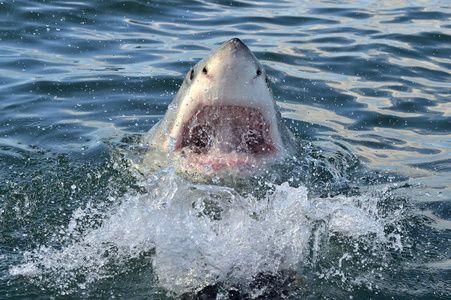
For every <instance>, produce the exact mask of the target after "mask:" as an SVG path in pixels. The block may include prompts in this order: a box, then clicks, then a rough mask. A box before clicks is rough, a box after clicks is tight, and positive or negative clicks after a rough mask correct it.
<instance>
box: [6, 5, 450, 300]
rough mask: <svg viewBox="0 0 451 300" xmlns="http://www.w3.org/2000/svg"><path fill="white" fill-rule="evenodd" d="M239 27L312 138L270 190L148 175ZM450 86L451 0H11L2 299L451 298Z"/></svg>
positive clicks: (290, 113)
mask: <svg viewBox="0 0 451 300" xmlns="http://www.w3.org/2000/svg"><path fill="white" fill-rule="evenodd" d="M232 37H239V38H240V39H242V40H243V41H244V42H245V43H246V44H247V45H248V46H249V48H250V49H251V50H252V51H253V52H254V53H255V55H256V56H257V57H258V58H259V59H260V60H261V62H262V63H263V64H264V66H265V68H266V70H267V73H268V74H269V78H270V81H271V86H272V89H273V92H274V95H275V96H276V99H277V100H278V104H279V106H280V107H281V110H282V114H283V117H284V119H285V121H286V123H287V124H288V125H289V126H290V128H291V129H292V131H293V132H295V133H296V136H297V139H298V140H300V141H302V143H306V144H308V145H310V146H309V147H310V148H311V149H314V150H312V151H310V152H309V154H308V155H307V154H306V156H305V157H304V156H303V155H300V156H299V157H298V160H300V161H304V163H302V164H300V165H299V166H298V169H297V170H298V171H299V172H292V174H291V176H292V177H291V178H290V180H288V183H281V182H278V183H277V185H276V186H275V187H273V191H274V192H273V193H272V194H270V195H269V196H265V197H267V198H265V199H266V200H267V201H266V200H261V199H256V198H255V197H257V198H258V196H249V195H247V196H243V194H242V193H240V192H239V191H235V190H234V188H233V187H232V188H230V187H221V186H215V185H212V186H210V185H194V184H191V183H189V182H185V181H184V180H183V179H180V178H178V177H177V176H176V175H174V174H171V172H170V171H164V172H160V173H157V174H155V175H153V176H152V177H151V178H139V176H137V175H136V172H134V171H133V167H132V164H131V163H130V161H129V160H128V157H129V156H130V153H135V152H134V150H133V149H135V148H137V147H138V148H139V141H140V137H141V136H142V135H143V134H145V133H146V132H147V131H148V130H149V129H150V128H151V127H152V126H153V125H154V124H155V123H156V122H157V121H158V120H159V119H160V118H161V117H162V115H163V114H164V113H165V111H166V109H167V106H168V104H169V103H170V101H171V99H172V97H173V96H174V94H175V92H176V91H177V89H178V86H179V85H180V84H181V82H182V79H183V77H184V75H185V73H186V72H187V71H188V70H189V68H190V66H192V65H194V64H195V63H196V62H197V61H198V60H199V59H201V58H203V57H204V56H205V55H207V54H208V53H209V51H211V50H212V49H214V48H215V47H217V46H218V45H219V44H221V43H222V42H224V41H225V40H228V39H230V38H232ZM450 98H451V5H450V3H449V2H448V1H349V2H348V1H337V2H335V1H274V2H273V1H258V2H253V1H244V0H243V1H100V0H92V1H14V0H2V1H1V2H0V298H1V299H16V298H17V299H19V298H39V299H47V298H50V297H67V298H78V297H86V298H113V297H117V298H124V299H130V298H136V299H143V298H171V297H176V298H177V297H181V295H184V297H196V295H197V297H201V296H203V297H204V298H209V297H210V298H214V297H217V298H218V299H228V298H234V297H235V298H239V297H245V298H246V297H247V298H259V297H260V298H267V299H271V298H283V297H285V298H288V299H299V298H301V299H302V298H307V299H318V298H324V299H369V298H372V299H393V298H394V299H413V298H419V299H450V298H451V254H450V249H451V102H450ZM138 153H139V151H138ZM300 153H302V151H300ZM134 155H135V156H136V153H135V154H134ZM294 169H296V168H294ZM269 171H270V172H275V173H276V172H277V170H269ZM296 174H298V175H296ZM276 181H277V180H276ZM293 182H296V184H293ZM251 194H252V193H251ZM199 199H200V200H199ZM218 199H219V200H220V201H219V204H218V203H216V202H215V201H217V200H218ZM237 199H238V200H237ZM226 200H227V201H226ZM205 203H207V204H210V205H211V203H213V204H214V205H218V206H219V211H220V212H221V213H222V216H221V217H215V216H213V217H212V216H211V209H210V210H205V207H204V206H205V205H206V204H205ZM215 203H216V204H215ZM224 203H226V205H227V207H225V206H224V205H225V204H224ZM186 205H188V206H187V207H186ZM214 205H213V206H214ZM205 211H207V213H206V212H205ZM213 211H214V209H213ZM190 212H193V213H190ZM208 212H210V215H209V214H208ZM251 215H252V216H253V217H249V216H251ZM218 219H219V220H218Z"/></svg>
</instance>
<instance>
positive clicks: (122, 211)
mask: <svg viewBox="0 0 451 300" xmlns="http://www.w3.org/2000/svg"><path fill="white" fill-rule="evenodd" d="M140 185H141V186H142V187H143V188H144V189H145V190H147V191H149V192H144V193H131V192H130V193H128V194H126V195H124V196H122V197H120V199H110V200H111V201H115V202H116V203H117V204H116V205H113V206H112V207H109V208H108V209H106V208H105V207H108V205H103V206H101V207H99V205H94V204H88V205H87V206H86V207H84V208H78V209H77V210H75V211H74V213H73V215H72V217H71V220H70V222H69V224H68V225H67V227H66V228H65V229H64V231H63V234H62V237H59V238H55V240H53V241H52V244H54V245H57V246H54V245H53V246H44V245H42V246H40V247H38V248H37V249H36V250H34V251H29V252H26V253H25V255H24V261H23V262H22V263H21V264H20V265H17V266H14V267H12V268H11V269H10V273H11V274H12V275H23V276H28V277H30V278H34V279H35V282H37V283H38V284H40V285H44V286H50V287H52V288H55V289H57V290H58V291H59V292H60V293H61V294H67V293H73V292H75V291H79V290H80V289H81V290H83V289H86V288H87V287H88V285H89V284H91V283H93V282H96V281H99V280H102V279H105V278H108V277H112V276H116V275H117V274H120V273H122V272H126V271H127V269H128V268H130V267H129V262H130V261H132V260H134V259H138V260H139V259H140V264H148V265H149V266H151V269H152V270H153V271H151V270H149V272H153V275H154V276H155V277H156V278H157V281H158V285H159V286H161V287H163V288H164V289H165V290H167V291H169V292H170V293H171V294H173V295H180V294H183V293H190V292H197V291H200V290H202V289H203V288H204V287H207V286H212V285H215V284H222V285H223V286H225V287H226V288H239V289H241V290H244V291H245V292H252V293H253V294H252V295H254V296H255V295H258V293H257V292H256V291H252V287H253V282H254V281H255V280H256V278H258V276H260V275H262V274H264V275H274V276H277V275H278V274H281V272H284V271H293V272H298V273H302V269H303V268H304V267H306V266H312V265H315V264H316V263H318V261H319V260H321V257H322V256H324V255H326V254H327V247H326V246H325V244H324V243H323V242H321V241H322V240H324V239H327V238H328V237H330V236H331V235H340V236H343V237H347V238H351V239H353V240H354V241H357V240H359V238H360V237H365V236H369V235H371V239H368V241H370V242H368V243H370V245H369V247H371V244H373V245H375V244H387V243H389V244H390V245H391V246H390V247H401V246H402V245H401V244H400V239H399V238H397V239H392V238H391V237H390V236H388V235H387V234H386V233H385V232H384V228H385V227H386V226H388V225H389V224H391V223H393V222H394V220H393V219H391V218H389V217H386V216H382V215H380V213H379V211H378V207H377V205H378V201H379V200H380V198H379V197H377V196H374V195H371V194H370V193H368V194H364V195H360V196H353V197H346V196H337V197H334V198H330V197H329V198H309V197H308V193H307V188H306V187H302V186H301V187H298V188H294V187H290V186H289V185H288V184H287V183H284V184H282V185H278V186H274V191H273V192H271V193H268V194H267V195H265V197H263V198H259V199H257V198H256V197H253V196H243V195H240V194H239V193H237V192H236V191H235V190H234V189H232V188H228V187H221V186H215V185H200V184H192V183H189V182H187V181H185V180H184V179H182V178H180V177H178V176H177V175H175V174H174V173H172V172H168V171H167V170H166V171H161V172H160V173H157V174H154V176H153V177H151V178H148V179H146V180H143V181H142V182H140ZM99 220H101V222H99ZM393 240H395V242H393ZM396 243H397V244H396ZM395 244H396V245H395ZM354 254H355V253H354ZM350 257H351V255H350V254H348V253H342V255H341V257H340V258H339V261H338V266H335V267H333V268H331V269H329V271H328V272H326V273H322V274H318V276H319V278H324V277H333V276H337V275H339V276H341V277H343V278H344V277H345V276H346V275H345V274H344V273H343V271H342V270H341V267H342V265H343V263H344V261H346V260H349V258H350ZM256 293H257V294H256Z"/></svg>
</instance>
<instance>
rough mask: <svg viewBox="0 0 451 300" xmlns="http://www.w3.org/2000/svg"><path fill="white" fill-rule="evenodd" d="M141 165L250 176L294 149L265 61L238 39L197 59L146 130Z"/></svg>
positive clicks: (201, 172)
mask: <svg viewBox="0 0 451 300" xmlns="http://www.w3.org/2000/svg"><path fill="white" fill-rule="evenodd" d="M144 141H145V143H146V144H147V145H148V147H149V150H148V152H147V154H146V155H145V157H144V160H143V162H142V168H144V169H146V168H147V169H149V168H150V169H153V168H154V167H155V166H161V165H168V164H172V165H173V166H174V167H175V169H176V170H177V171H178V172H181V173H188V174H191V175H194V174H196V175H198V176H212V175H218V174H219V175H232V176H247V175H251V174H256V173H258V172H261V171H262V170H265V169H266V168H267V167H268V166H270V165H271V164H273V163H277V162H280V161H281V160H283V159H284V158H285V157H287V155H289V154H290V153H291V152H292V151H293V148H294V147H293V145H294V143H293V137H292V134H291V133H290V131H289V130H288V128H286V127H285V125H284V124H283V123H282V118H281V114H280V112H279V111H278V109H277V106H276V102H275V100H274V97H273V94H272V91H271V89H270V86H269V80H268V77H267V75H266V72H265V70H264V68H263V66H262V64H261V63H260V62H259V61H258V59H257V58H256V57H255V55H254V54H253V53H252V52H251V51H250V50H249V48H248V47H247V46H246V45H245V44H244V43H243V42H242V41H241V40H240V39H238V38H233V39H231V40H229V41H226V42H225V43H224V44H222V45H221V46H220V47H219V48H218V49H216V50H215V51H213V52H212V53H211V54H210V55H209V56H207V57H206V58H204V59H202V60H201V61H199V62H198V63H197V64H196V65H195V66H194V67H192V68H191V69H190V70H189V71H188V73H187V74H186V76H185V79H184V80H183V83H182V85H181V87H180V89H179V91H178V92H177V94H176V96H175V98H174V99H173V101H172V103H171V104H170V105H169V107H168V110H167V112H166V114H165V116H164V117H163V119H162V120H160V121H159V122H158V123H157V124H156V125H155V126H154V127H153V128H152V129H151V130H150V132H149V133H148V134H147V136H146V137H145V140H144Z"/></svg>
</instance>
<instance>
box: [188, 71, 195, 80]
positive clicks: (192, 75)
mask: <svg viewBox="0 0 451 300" xmlns="http://www.w3.org/2000/svg"><path fill="white" fill-rule="evenodd" d="M193 78H194V69H191V72H190V73H189V80H193Z"/></svg>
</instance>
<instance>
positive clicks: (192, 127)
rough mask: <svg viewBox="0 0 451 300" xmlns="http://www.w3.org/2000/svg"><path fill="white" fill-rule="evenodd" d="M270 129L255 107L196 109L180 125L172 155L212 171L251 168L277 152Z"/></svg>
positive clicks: (234, 106) (236, 106) (267, 122)
mask: <svg viewBox="0 0 451 300" xmlns="http://www.w3.org/2000/svg"><path fill="white" fill-rule="evenodd" d="M271 126H272V124H271V123H270V122H269V121H268V120H267V119H266V118H265V116H264V114H263V113H262V111H261V110H260V109H259V108H256V107H248V106H238V105H199V106H198V107H197V108H196V109H195V110H194V113H193V115H192V116H191V117H190V118H189V119H187V121H185V122H184V123H183V124H182V127H181V130H180V134H179V137H178V138H177V144H176V149H175V151H176V152H180V153H181V155H182V156H183V157H185V158H187V162H188V164H190V165H196V166H201V167H209V168H211V169H212V170H214V171H219V170H221V169H228V168H240V167H253V166H254V165H256V164H259V163H260V161H261V160H263V159H265V158H267V157H272V156H274V155H275V154H276V152H277V148H276V146H275V144H274V139H273V137H272V130H271Z"/></svg>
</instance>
